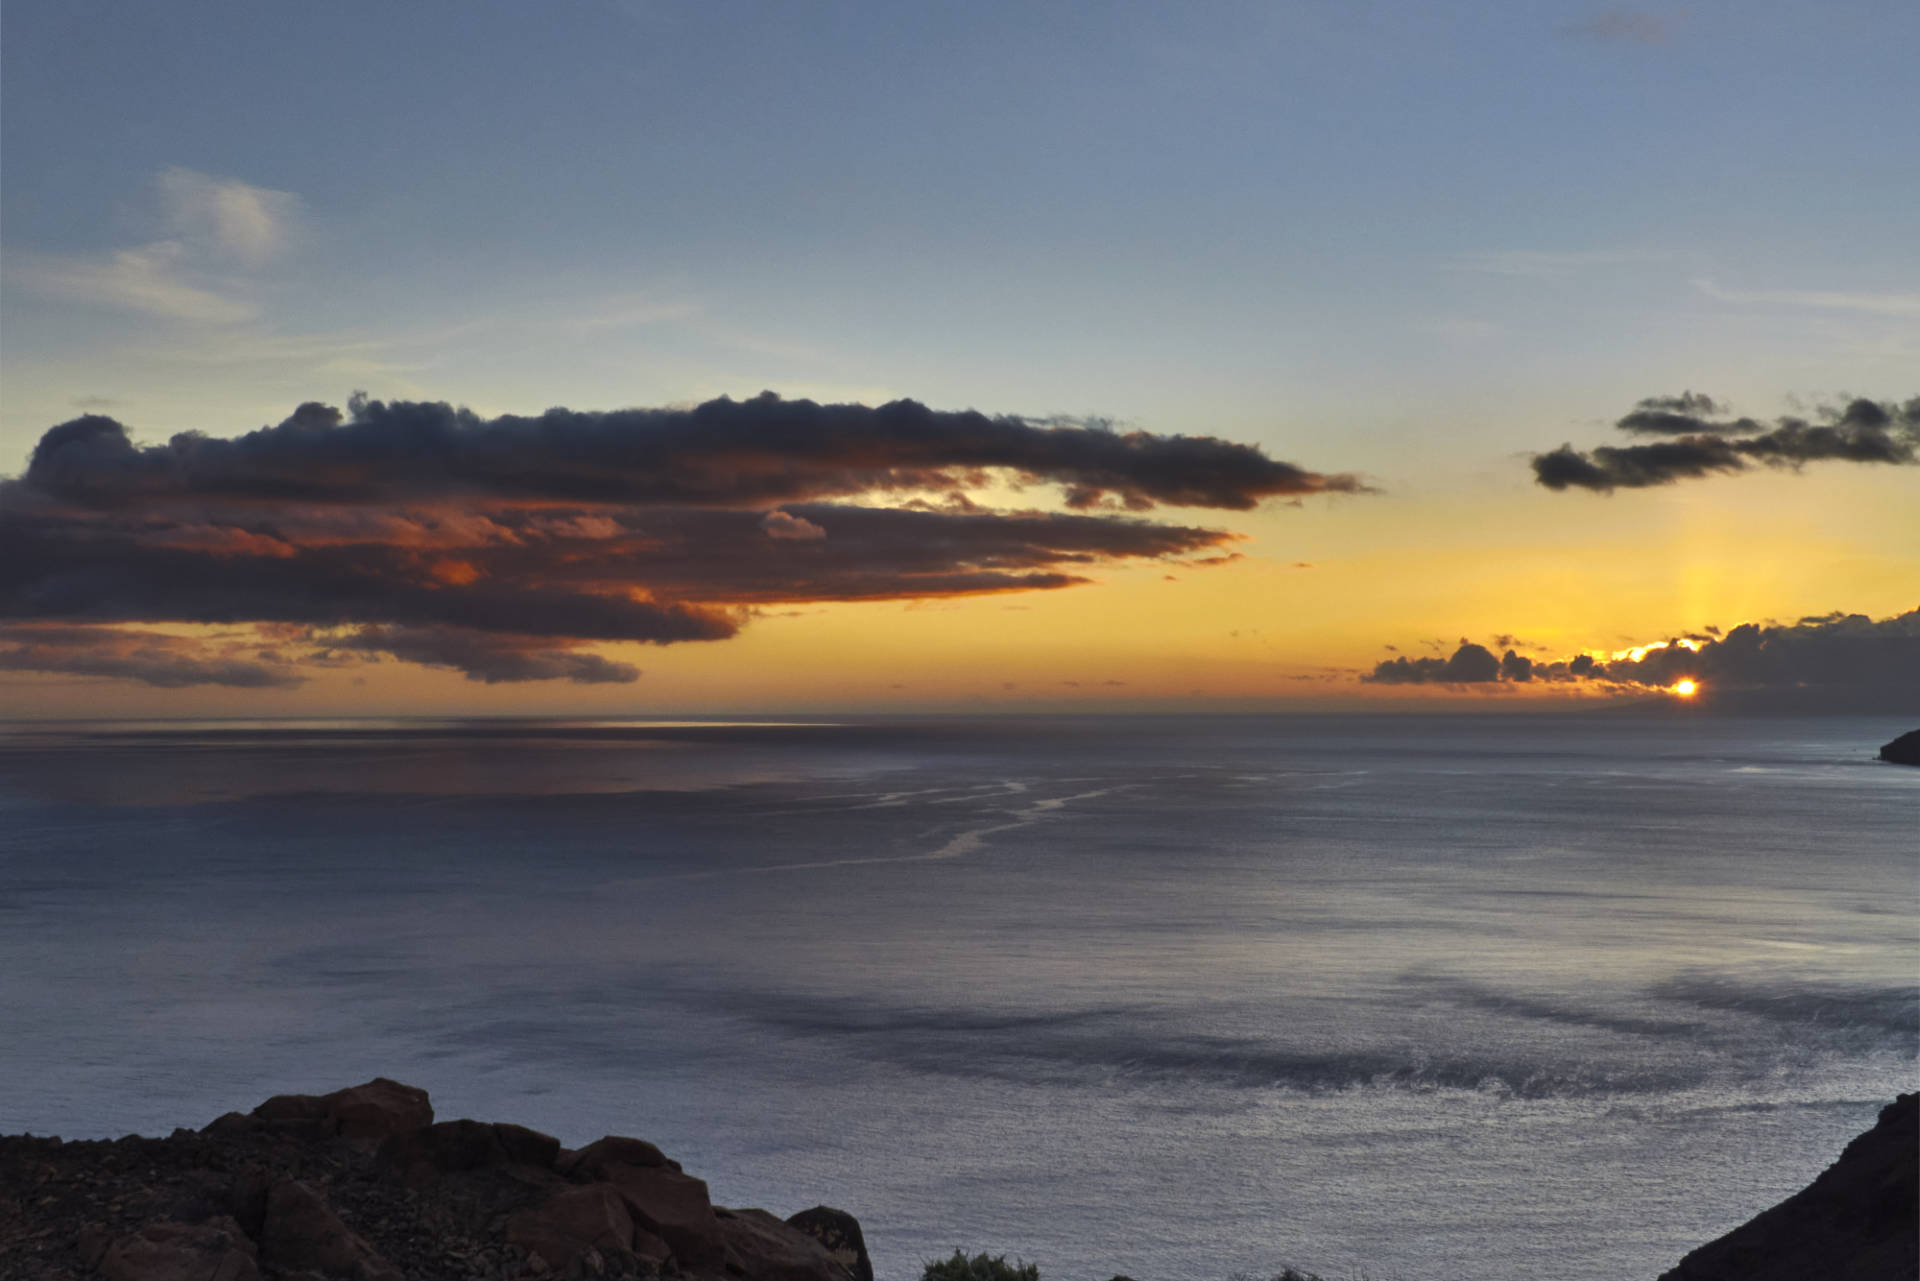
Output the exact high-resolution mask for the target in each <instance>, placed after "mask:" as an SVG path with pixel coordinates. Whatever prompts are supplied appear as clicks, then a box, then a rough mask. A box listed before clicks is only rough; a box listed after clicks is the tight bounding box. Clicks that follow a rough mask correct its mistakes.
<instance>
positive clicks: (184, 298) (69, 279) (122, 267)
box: [7, 240, 259, 325]
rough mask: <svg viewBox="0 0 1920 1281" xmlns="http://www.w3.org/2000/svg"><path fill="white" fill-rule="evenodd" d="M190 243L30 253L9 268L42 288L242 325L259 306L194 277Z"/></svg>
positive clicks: (174, 316) (150, 312)
mask: <svg viewBox="0 0 1920 1281" xmlns="http://www.w3.org/2000/svg"><path fill="white" fill-rule="evenodd" d="M189 272H190V266H189V263H188V261H187V254H186V248H185V246H184V245H182V244H181V243H180V242H178V241H171V240H167V241H158V242H156V243H154V244H150V245H143V246H141V247H140V248H138V249H119V250H115V251H113V252H112V253H109V254H106V255H104V256H101V257H94V258H73V257H37V258H28V259H26V260H25V261H23V262H21V263H20V264H19V265H18V266H16V267H13V268H12V269H11V270H9V272H8V273H7V274H8V275H9V276H11V277H12V279H13V280H14V282H15V283H17V284H19V285H22V286H24V287H25V288H27V289H31V290H33V291H34V292H36V293H40V294H45V295H47V296H49V297H54V298H65V299H68V300H70V301H73V302H81V303H87V304H89V305H92V306H99V307H110V308H113V309H115V310H119V311H130V312H136V313H138V314H140V315H144V316H159V317H162V318H164V319H167V320H181V321H186V322H189V323H191V324H202V325H237V324H242V323H244V322H246V321H249V320H252V319H254V318H255V317H256V316H258V315H259V308H257V307H256V306H254V305H253V304H252V303H250V302H247V301H246V300H244V299H242V298H238V297H235V296H233V295H231V294H229V293H227V292H225V291H223V290H221V289H217V288H209V287H207V286H205V285H203V284H195V283H193V282H192V281H191V280H190V279H189V278H188V275H189Z"/></svg>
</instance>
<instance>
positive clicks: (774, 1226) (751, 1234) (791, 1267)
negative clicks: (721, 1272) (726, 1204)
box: [714, 1210, 853, 1281]
mask: <svg viewBox="0 0 1920 1281" xmlns="http://www.w3.org/2000/svg"><path fill="white" fill-rule="evenodd" d="M714 1218H715V1221H716V1222H717V1223H718V1224H719V1226H720V1239H721V1241H722V1242H723V1243H724V1244H725V1247H726V1262H725V1267H726V1269H727V1271H728V1272H730V1273H732V1274H733V1275H735V1276H742V1277H752V1278H753V1281H849V1278H851V1277H852V1275H853V1274H852V1273H851V1272H850V1271H848V1270H847V1269H846V1268H845V1267H843V1266H842V1265H841V1264H840V1263H839V1261H838V1260H836V1259H835V1258H834V1257H833V1255H832V1254H830V1253H829V1252H828V1250H827V1248H826V1247H825V1246H823V1245H821V1244H820V1243H819V1242H818V1241H816V1240H814V1239H813V1238H812V1237H811V1236H809V1235H807V1234H806V1233H805V1232H802V1231H800V1229H798V1228H792V1227H788V1226H787V1225H786V1224H785V1223H783V1222H781V1221H780V1220H779V1219H776V1218H774V1217H773V1216H772V1215H771V1214H768V1213H767V1212H766V1211H765V1210H715V1211H714Z"/></svg>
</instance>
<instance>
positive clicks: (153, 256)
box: [9, 167, 299, 325]
mask: <svg viewBox="0 0 1920 1281" xmlns="http://www.w3.org/2000/svg"><path fill="white" fill-rule="evenodd" d="M156 187H157V192H158V203H159V207H160V215H161V218H162V221H163V223H164V225H165V227H166V229H167V231H168V233H169V234H167V235H165V236H163V237H161V238H159V239H156V240H153V241H149V242H147V243H145V244H140V245H135V246H132V247H130V248H124V249H114V250H108V251H106V252H104V253H99V254H85V255H45V256H40V257H32V258H28V259H26V260H25V261H24V262H23V263H22V264H21V265H20V266H18V267H15V268H11V269H10V271H9V274H10V275H11V276H13V278H14V279H15V280H16V281H18V282H19V283H20V284H22V285H24V286H26V287H27V288H29V289H33V290H35V291H37V292H39V293H43V294H48V295H51V296H53V297H57V298H67V299H71V300H73V301H75V302H83V303H89V304H92V305H95V306H104V307H111V308H114V309H117V310H121V311H131V312H136V313H138V314H140V315H145V316H160V317H163V318H166V319H169V320H182V321H188V322H190V323H194V324H203V325H237V324H242V323H244V322H247V321H250V320H253V319H255V318H256V317H257V316H258V314H259V310H258V308H256V307H255V306H254V305H253V304H252V303H250V302H248V301H246V300H245V299H244V298H241V297H237V296H235V293H236V289H235V287H236V284H237V282H236V281H235V280H234V279H233V278H232V277H231V274H230V273H232V272H233V271H235V270H241V271H250V270H253V269H257V268H259V267H261V266H264V265H265V264H266V263H267V262H268V261H270V260H271V259H273V258H275V257H277V256H278V255H279V254H280V253H281V252H282V250H284V248H285V247H286V245H287V243H288V241H289V239H290V237H291V234H292V230H293V228H294V226H295V224H296V220H297V216H298V211H299V201H298V200H297V198H296V197H294V196H293V195H291V194H289V193H287V192H284V191H272V190H269V189H267V188H265V187H255V186H253V185H251V184H249V183H245V182H241V181H240V180H239V179H237V178H221V177H216V176H214V175H211V174H204V173H199V172H196V171H195V170H192V169H182V168H178V167H176V168H171V169H167V170H165V171H164V172H162V173H161V174H160V176H159V178H158V179H157V181H156Z"/></svg>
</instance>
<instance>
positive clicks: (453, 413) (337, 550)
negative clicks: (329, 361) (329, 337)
mask: <svg viewBox="0 0 1920 1281" xmlns="http://www.w3.org/2000/svg"><path fill="white" fill-rule="evenodd" d="M245 214H246V210H245V209H244V208H242V209H241V210H240V211H239V213H237V214H235V215H234V217H235V218H236V219H237V220H238V222H239V225H240V226H241V228H242V231H240V232H235V233H233V234H235V235H241V234H244V233H245V230H246V228H248V227H250V226H251V225H252V224H251V223H249V222H248V221H247V218H246V217H245ZM989 482H999V483H1011V484H1013V485H1016V486H1021V487H1044V488H1046V489H1049V490H1051V491H1053V492H1054V493H1056V494H1057V495H1058V496H1059V498H1060V500H1061V502H1062V504H1063V505H1064V506H1065V507H1066V508H1067V510H1065V511H1013V512H1008V511H996V510H991V509H989V508H986V507H983V506H981V505H980V504H979V503H977V502H975V501H974V500H973V499H972V498H971V497H969V495H968V491H969V490H978V489H979V488H980V487H982V486H984V485H985V484H987V483H989ZM1364 488H1365V487H1364V486H1363V485H1361V484H1360V482H1359V481H1357V480H1356V479H1355V478H1353V477H1351V476H1346V475H1328V474H1322V473H1318V472H1313V471H1309V470H1307V469H1305V468H1302V467H1299V466H1296V465H1294V464H1292V463H1287V462H1282V461H1278V460H1275V459H1272V458H1269V457H1268V456H1267V455H1266V454H1265V453H1263V452H1262V451H1261V450H1259V449H1257V448H1255V447H1253V446H1249V445H1241V444H1235V443H1232V442H1229V441H1225V440H1221V439H1218V438H1215V437H1210V436H1156V435H1150V434H1148V433H1144V432H1126V433H1122V432H1116V431H1112V430H1108V429H1104V428H1100V427H1084V426H1079V425H1061V424H1058V423H1048V422H1040V421H1035V420H1030V419H1025V418H1018V417H1012V416H988V415H985V414H980V413H975V412H972V411H967V412H944V411H938V410H933V409H929V408H927V407H926V406H924V405H920V404H918V403H916V402H913V401H907V400H902V401H895V402H893V403H891V404H887V405H882V406H879V407H877V408H870V407H867V406H863V405H821V404H816V403H814V402H812V401H807V400H792V401H789V400H782V399H781V398H780V397H778V396H775V395H773V394H772V393H767V394H764V395H761V396H758V397H755V398H754V399H752V400H748V401H744V402H736V401H733V400H729V399H725V398H722V399H719V400H714V401H709V402H707V403H705V404H702V405H698V406H694V407H692V408H684V409H631V410H621V411H615V412H610V413H584V412H576V411H572V410H565V409H554V410H549V411H548V412H547V413H545V414H542V415H540V416H538V417H533V418H527V417H517V416H503V417H499V418H482V417H480V416H478V415H475V414H473V413H471V412H470V411H467V410H463V409H455V408H453V407H452V406H449V405H445V404H428V403H405V402H401V403H394V404H385V403H382V402H379V401H373V400H367V399H365V398H363V397H355V398H354V399H353V400H352V401H351V402H350V403H349V412H348V413H347V414H342V413H341V412H340V411H338V410H336V409H333V408H331V407H329V406H326V405H321V404H311V403H310V404H305V405H302V406H300V407H299V408H298V409H296V410H295V411H294V413H293V414H292V415H291V416H289V417H288V418H287V419H286V421H284V422H282V423H280V424H278V425H276V426H272V427H265V428H262V429H260V430H258V431H254V432H250V433H248V434H246V435H244V436H240V437H237V438H233V439H218V438H214V437H210V436H205V435H202V434H198V433H191V432H189V433H183V434H181V435H177V436H174V437H173V438H172V439H171V440H169V441H167V442H165V443H162V444H154V445H146V446H142V445H138V444H136V443H135V442H134V441H133V439H132V438H131V436H130V435H129V433H128V431H127V429H126V428H125V427H124V426H123V425H122V424H121V423H119V422H117V421H115V420H114V419H112V418H108V417H105V416H102V415H98V414H88V415H84V416H82V417H80V418H76V419H73V420H72V421H70V422H66V423H62V424H60V425H59V426H57V427H54V428H51V429H50V430H48V431H47V432H46V433H45V434H44V435H43V436H42V438H41V440H40V441H39V443H38V444H37V445H36V446H35V448H34V450H33V452H32V455H31V457H30V459H29V460H28V464H27V468H26V471H25V472H24V474H22V475H21V476H20V477H18V478H17V479H12V480H4V481H0V628H4V631H0V667H5V668H12V669H15V670H34V671H45V672H59V673H69V674H80V675H123V676H126V677H128V678H130V679H135V680H141V681H145V682H147V683H149V684H160V685H178V684H193V683H214V684H233V685H245V684H257V685H274V684H287V683H292V682H297V681H298V680H300V679H301V678H302V673H303V671H305V670H307V669H311V668H314V667H327V666H340V665H344V664H351V663H357V662H365V661H370V660H377V659H379V658H382V657H384V658H390V659H397V660H399V661H402V662H409V663H418V664H424V665H428V666H434V667H444V668H451V669H454V670H458V671H462V672H464V673H466V674H467V676H468V677H469V678H471V679H474V680H478V681H485V682H488V683H494V682H505V681H528V680H569V681H574V682H578V683H602V682H624V681H631V680H634V679H636V678H637V677H638V675H639V672H638V670H637V669H636V668H634V667H632V666H631V665H628V664H624V663H616V662H611V661H609V660H606V659H604V658H602V657H600V656H599V655H597V654H593V653H591V652H588V651H586V650H585V647H586V646H588V645H591V644H593V643H595V642H609V641H628V642H633V641H638V642H646V643H651V644H660V645H666V644H676V643H680V642H686V641H711V640H722V639H725V638H727V637H729V636H732V635H734V634H735V633H736V632H737V631H738V630H739V629H740V628H741V627H742V626H743V625H745V623H746V622H747V621H748V620H749V619H750V618H751V617H752V614H753V612H754V611H755V610H756V609H758V608H760V607H763V606H771V605H777V604H786V603H794V602H823V601H861V600H898V599H921V598H929V597H944V596H966V595H979V594H986V593H993V592H1008V591H1031V590H1048V589H1055V588H1062V587H1070V586H1074V585H1077V584H1081V583H1086V582H1089V581H1090V579H1089V577H1088V575H1089V574H1090V573H1091V572H1092V571H1094V570H1095V569H1097V568H1099V567H1101V566H1105V565H1111V564H1114V563H1117V562H1123V561H1127V560H1159V559H1179V560H1182V561H1183V562H1185V563H1189V564H1193V563H1201V564H1204V563H1206V560H1205V559H1204V558H1206V557H1215V558H1223V557H1222V552H1223V549H1224V548H1225V547H1226V546H1227V545H1228V544H1230V543H1231V542H1233V541H1235V540H1236V538H1237V535H1235V534H1233V533H1232V532H1230V531H1227V530H1221V529H1216V528H1205V527H1200V526H1194V525H1186V524H1178V523H1172V522H1167V521H1162V520H1156V519H1148V518H1147V517H1146V516H1145V513H1147V512H1149V511H1152V510H1154V509H1155V508H1157V507H1160V506H1163V505H1166V506H1182V507H1205V508H1214V509H1222V510H1230V511H1244V510H1247V509H1249V508H1252V507H1254V506H1256V505H1258V504H1259V503H1260V502H1262V501H1264V500H1267V499H1271V498H1295V497H1298V496H1301V495H1307V494H1315V493H1354V492H1360V491H1362V490H1364ZM1195 557H1202V558H1203V559H1201V560H1198V561H1196V560H1195V559H1194V558H1195ZM162 624H199V625H213V626H220V627H234V626H241V627H251V628H253V629H255V631H256V632H257V633H259V635H260V636H261V637H263V640H262V642H261V644H259V645H257V646H256V647H255V650H256V652H253V653H250V654H242V653H239V652H238V651H234V650H233V649H232V646H231V645H228V647H227V648H226V649H219V648H218V647H215V648H213V649H208V648H207V647H206V646H205V645H202V646H201V648H200V649H198V650H195V649H193V648H192V643H191V642H190V641H189V640H188V639H187V638H184V637H180V636H173V635H170V634H167V633H160V632H151V631H148V632H143V633H135V632H132V631H129V630H127V629H129V628H132V627H135V626H139V625H144V626H146V627H152V626H154V625H162ZM136 635H138V636H140V637H142V639H140V640H137V641H136V640H132V639H129V638H130V637H134V636H136Z"/></svg>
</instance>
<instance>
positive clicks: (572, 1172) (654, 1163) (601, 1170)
mask: <svg viewBox="0 0 1920 1281" xmlns="http://www.w3.org/2000/svg"><path fill="white" fill-rule="evenodd" d="M622 1167H631V1168H633V1169H636V1170H678V1169H679V1168H680V1163H679V1162H678V1161H675V1160H672V1159H671V1158H669V1157H668V1156H667V1154H666V1153H664V1152H662V1151H661V1150H660V1149H659V1148H657V1147H655V1146H653V1144H651V1143H649V1142H647V1141H646V1140H645V1139H629V1138H626V1137H625V1136H623V1135H619V1134H609V1135H607V1137H605V1138H604V1139H595V1140H594V1141H593V1142H591V1143H589V1144H587V1146H585V1147H584V1148H581V1149H580V1150H579V1151H578V1152H568V1153H566V1154H564V1155H562V1156H561V1157H560V1158H559V1161H558V1164H557V1165H556V1166H555V1168H556V1169H558V1170H559V1171H560V1173H562V1174H564V1175H566V1176H567V1177H568V1178H570V1179H573V1180H575V1181H576V1182H581V1183H593V1182H596V1181H598V1180H601V1179H606V1178H610V1177H612V1173H613V1172H614V1171H616V1170H618V1169H620V1168H622Z"/></svg>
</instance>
